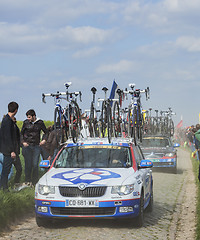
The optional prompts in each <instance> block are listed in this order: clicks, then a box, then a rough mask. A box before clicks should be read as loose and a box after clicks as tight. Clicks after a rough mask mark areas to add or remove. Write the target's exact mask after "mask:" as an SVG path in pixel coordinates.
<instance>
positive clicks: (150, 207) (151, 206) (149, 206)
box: [146, 186, 153, 212]
mask: <svg viewBox="0 0 200 240" xmlns="http://www.w3.org/2000/svg"><path fill="white" fill-rule="evenodd" d="M146 209H147V211H148V212H152V211H153V186H152V190H151V196H150V201H149V204H148V206H147V208H146Z"/></svg>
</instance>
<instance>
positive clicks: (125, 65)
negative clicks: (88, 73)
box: [96, 60, 137, 73]
mask: <svg viewBox="0 0 200 240" xmlns="http://www.w3.org/2000/svg"><path fill="white" fill-rule="evenodd" d="M136 66H137V64H136V63H135V62H133V61H128V60H121V61H119V62H118V63H114V64H103V65H101V66H99V67H98V68H97V69H96V71H97V73H109V72H111V73H122V72H131V71H133V70H134V69H136Z"/></svg>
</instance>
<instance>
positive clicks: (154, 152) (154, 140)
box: [141, 136, 179, 173]
mask: <svg viewBox="0 0 200 240" xmlns="http://www.w3.org/2000/svg"><path fill="white" fill-rule="evenodd" d="M176 147H179V144H174V145H173V144H172V141H171V139H170V137H168V136H146V137H144V138H143V141H142V145H141V149H142V152H143V154H144V156H145V159H149V160H151V161H152V162H153V167H154V168H170V169H171V170H172V172H174V173H176V172H177V150H176Z"/></svg>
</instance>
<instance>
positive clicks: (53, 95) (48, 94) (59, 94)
mask: <svg viewBox="0 0 200 240" xmlns="http://www.w3.org/2000/svg"><path fill="white" fill-rule="evenodd" d="M62 95H66V93H65V92H57V93H42V102H43V103H46V101H45V97H56V98H58V97H59V96H62Z"/></svg>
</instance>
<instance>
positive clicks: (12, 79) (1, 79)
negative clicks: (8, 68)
mask: <svg viewBox="0 0 200 240" xmlns="http://www.w3.org/2000/svg"><path fill="white" fill-rule="evenodd" d="M18 82H22V79H20V78H19V77H17V76H5V75H0V85H1V86H2V85H6V86H8V85H10V84H12V83H13V84H16V83H18Z"/></svg>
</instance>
